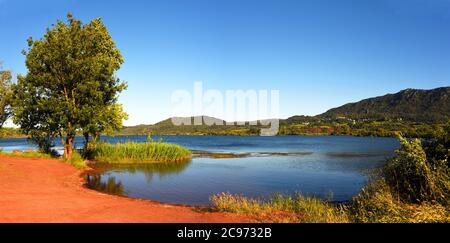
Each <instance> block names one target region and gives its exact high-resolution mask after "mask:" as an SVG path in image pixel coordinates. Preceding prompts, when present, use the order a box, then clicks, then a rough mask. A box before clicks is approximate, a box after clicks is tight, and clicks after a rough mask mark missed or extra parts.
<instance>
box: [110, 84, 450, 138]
mask: <svg viewBox="0 0 450 243" xmlns="http://www.w3.org/2000/svg"><path fill="white" fill-rule="evenodd" d="M342 118H345V119H342ZM386 118H387V119H395V120H398V121H401V123H403V125H400V126H401V127H398V126H399V125H398V124H397V125H395V126H393V125H392V124H393V123H392V122H389V121H388V122H387V123H386V124H384V127H383V128H382V129H384V130H385V131H389V133H387V132H382V131H381V130H380V129H381V128H380V127H366V128H363V127H358V126H356V127H353V128H352V129H353V130H352V132H348V131H345V130H343V131H341V130H342V129H343V128H342V127H339V126H337V127H335V126H336V121H338V123H339V124H341V125H342V124H353V125H354V124H355V123H353V122H352V121H349V120H348V119H353V120H358V121H361V120H386ZM174 119H175V120H176V121H178V122H179V123H180V122H181V121H183V122H184V125H181V126H180V125H176V124H174V123H173V119H172V118H169V119H166V120H163V121H161V122H158V123H156V124H154V125H138V126H131V127H124V128H123V129H122V130H121V131H119V132H118V133H117V135H146V134H148V133H149V132H150V133H151V134H153V135H258V134H259V131H260V129H261V128H263V126H261V125H260V124H259V125H258V126H250V125H249V124H248V122H247V123H246V124H245V125H238V124H234V125H229V124H227V125H223V124H225V121H224V120H221V119H217V118H213V117H207V116H197V117H188V118H174ZM448 119H450V87H443V88H437V89H433V90H418V89H406V90H403V91H400V92H398V93H396V94H387V95H384V96H380V97H375V98H369V99H365V100H362V101H359V102H356V103H349V104H346V105H343V106H341V107H337V108H333V109H331V110H329V111H327V112H325V113H323V114H321V115H318V116H293V117H290V118H288V119H285V120H282V119H280V134H344V135H345V134H349V133H350V134H357V135H367V136H371V135H380V134H381V135H380V136H384V135H383V134H385V135H386V134H393V133H394V132H395V131H398V130H404V129H409V128H411V129H410V130H411V131H408V132H410V133H411V132H414V129H412V126H410V125H405V124H414V123H428V124H434V123H440V122H446V121H448ZM195 121H197V122H199V121H200V122H201V124H202V125H194V124H195ZM186 123H187V124H186ZM212 123H214V124H216V125H212V126H211V124H212ZM189 124H191V125H189ZM339 129H340V130H339ZM358 129H359V130H358ZM420 129H422V130H423V128H420ZM420 129H419V130H420ZM430 129H431V128H430ZM432 130H433V129H431V130H430V131H428V132H429V133H431V132H433V131H432ZM422 132H423V131H422ZM412 136H415V135H414V134H413V135H412Z"/></svg>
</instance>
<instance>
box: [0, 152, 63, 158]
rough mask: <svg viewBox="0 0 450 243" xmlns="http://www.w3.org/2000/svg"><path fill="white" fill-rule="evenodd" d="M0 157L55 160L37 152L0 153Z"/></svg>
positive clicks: (50, 156)
mask: <svg viewBox="0 0 450 243" xmlns="http://www.w3.org/2000/svg"><path fill="white" fill-rule="evenodd" d="M0 155H3V156H11V157H18V158H39V159H51V158H55V157H53V156H52V155H50V154H46V153H41V152H37V151H26V152H13V153H8V152H0Z"/></svg>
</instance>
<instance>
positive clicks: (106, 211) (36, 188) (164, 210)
mask: <svg viewBox="0 0 450 243" xmlns="http://www.w3.org/2000/svg"><path fill="white" fill-rule="evenodd" d="M80 173H81V172H80V171H77V170H76V169H75V168H73V167H72V166H70V165H67V164H64V163H62V162H60V161H58V160H52V159H29V158H14V157H7V156H0V222H202V223H208V222H246V221H248V219H246V218H244V217H242V216H239V215H234V214H224V213H211V212H202V211H200V210H197V209H195V208H192V207H187V206H175V205H166V204H161V203H157V202H151V201H146V200H137V199H130V198H123V197H116V196H111V195H106V194H102V193H99V192H96V191H93V190H89V189H87V188H85V187H83V179H82V178H81V177H80Z"/></svg>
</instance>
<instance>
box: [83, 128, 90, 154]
mask: <svg viewBox="0 0 450 243" xmlns="http://www.w3.org/2000/svg"><path fill="white" fill-rule="evenodd" d="M83 135H84V151H87V149H88V145H89V133H88V132H85V133H84V134H83Z"/></svg>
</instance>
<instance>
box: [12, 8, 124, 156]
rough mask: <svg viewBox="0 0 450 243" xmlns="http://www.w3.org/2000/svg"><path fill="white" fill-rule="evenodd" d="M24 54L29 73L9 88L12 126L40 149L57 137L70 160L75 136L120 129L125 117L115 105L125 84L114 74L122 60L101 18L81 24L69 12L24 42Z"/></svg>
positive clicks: (47, 145)
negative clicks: (11, 100)
mask: <svg viewBox="0 0 450 243" xmlns="http://www.w3.org/2000/svg"><path fill="white" fill-rule="evenodd" d="M23 53H24V55H25V56H26V66H27V69H28V73H27V74H26V76H19V77H18V82H17V85H15V86H14V95H15V99H14V100H15V101H14V122H15V123H16V124H18V125H20V127H21V128H22V130H23V131H24V132H25V133H26V134H28V135H30V136H31V138H32V139H34V140H35V141H37V142H38V144H39V145H40V146H44V147H49V146H51V144H50V142H51V138H53V137H57V136H59V137H60V139H61V143H62V145H63V146H64V155H65V158H66V159H69V158H70V157H71V156H72V149H73V140H74V137H75V135H76V134H77V133H82V134H85V136H89V134H94V135H97V134H98V133H100V132H103V131H105V130H108V129H116V128H117V127H120V126H119V125H121V122H122V119H123V118H125V117H126V114H125V113H124V112H123V111H122V109H121V106H120V105H118V104H117V103H116V102H117V96H118V94H119V93H120V92H121V91H123V90H124V89H125V88H126V84H125V83H124V82H122V81H121V80H120V79H118V78H117V77H116V76H115V72H116V71H117V70H118V69H119V68H120V65H121V64H122V63H123V58H122V56H121V54H120V51H119V50H118V49H117V47H116V45H115V43H114V41H113V40H112V38H111V36H110V35H109V33H108V31H107V29H106V26H105V25H104V24H103V23H102V21H101V19H100V18H98V19H94V20H92V21H91V22H90V23H88V24H83V23H82V22H81V21H79V20H77V19H75V18H73V17H72V15H71V14H68V16H67V21H66V22H64V21H61V20H58V21H57V23H56V24H54V25H52V28H48V29H47V32H46V34H45V35H44V36H43V37H42V38H41V39H39V40H33V39H32V38H29V39H28V50H27V51H23Z"/></svg>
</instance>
